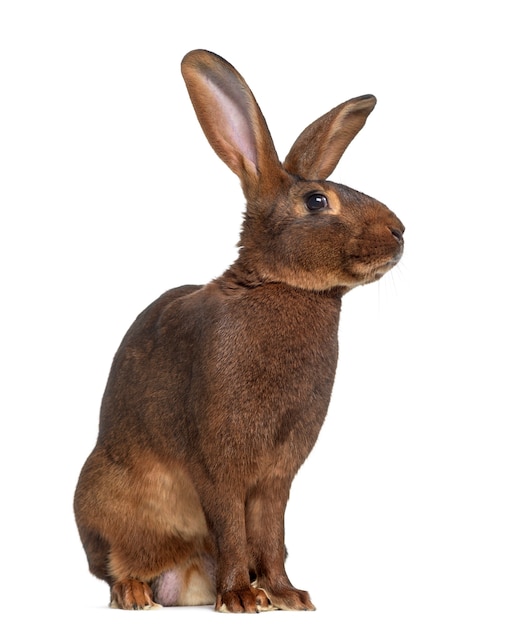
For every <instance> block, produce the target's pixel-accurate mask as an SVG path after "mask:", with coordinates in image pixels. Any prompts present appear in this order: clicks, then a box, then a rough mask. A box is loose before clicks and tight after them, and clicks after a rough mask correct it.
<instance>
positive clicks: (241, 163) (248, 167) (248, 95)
mask: <svg viewBox="0 0 518 626" xmlns="http://www.w3.org/2000/svg"><path fill="white" fill-rule="evenodd" d="M182 74H183V77H184V80H185V84H186V85H187V89H188V92H189V96H190V98H191V101H192V104H193V106H194V110H195V111H196V115H197V117H198V120H199V122H200V125H201V127H202V129H203V131H204V133H205V135H206V137H207V139H208V140H209V143H210V144H211V146H212V147H213V149H214V151H215V152H216V154H217V155H218V156H219V157H220V158H221V159H222V160H223V161H224V162H225V163H226V164H227V165H228V167H229V168H230V169H231V170H232V171H233V172H234V173H235V174H237V175H238V176H239V177H240V178H241V180H242V182H247V181H248V182H251V181H252V182H253V181H257V180H258V178H259V175H260V174H266V175H267V174H268V173H269V172H278V171H280V170H281V165H280V163H279V159H278V157H277V153H276V151H275V147H274V145H273V141H272V138H271V136H270V132H269V130H268V127H267V125H266V122H265V120H264V117H263V115H262V113H261V110H260V108H259V106H258V104H257V102H256V100H255V98H254V96H253V94H252V92H251V90H250V88H249V87H248V85H247V84H246V82H245V80H244V79H243V77H242V76H241V75H240V74H239V73H238V72H237V70H236V69H235V68H234V67H233V66H232V65H230V63H228V62H227V61H225V59H223V58H222V57H220V56H218V55H217V54H214V53H212V52H208V51H206V50H193V51H192V52H189V53H188V54H186V55H185V57H184V59H183V61H182Z"/></svg>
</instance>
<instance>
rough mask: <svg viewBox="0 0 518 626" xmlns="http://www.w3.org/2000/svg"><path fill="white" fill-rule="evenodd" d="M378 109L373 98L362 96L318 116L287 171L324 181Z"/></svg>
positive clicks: (293, 151) (289, 160)
mask: <svg viewBox="0 0 518 626" xmlns="http://www.w3.org/2000/svg"><path fill="white" fill-rule="evenodd" d="M375 106H376V98H375V97H374V96H370V95H367V96H360V97H359V98H353V99H352V100H348V101H347V102H344V103H343V104H340V105H338V106H337V107H335V108H334V109H332V110H331V111H329V113H326V114H325V115H323V116H322V117H319V118H318V119H317V120H316V121H315V122H313V123H312V124H310V125H309V126H308V127H307V128H306V129H305V130H304V131H302V133H301V134H300V135H299V137H298V139H297V140H296V141H295V143H294V144H293V147H292V148H291V150H290V152H289V154H288V156H287V157H286V159H285V161H284V168H285V169H286V170H287V171H288V172H290V173H291V174H295V175H296V176H300V177H302V178H305V179H307V180H325V179H326V178H327V177H328V176H329V175H330V174H331V173H332V171H333V170H334V169H335V167H336V166H337V164H338V161H339V160H340V158H341V156H342V154H343V153H344V151H345V149H346V148H347V146H348V145H349V144H350V143H351V141H352V140H353V139H354V138H355V137H356V134H357V133H358V132H359V131H360V130H361V129H362V128H363V125H364V124H365V121H366V120H367V117H368V116H369V113H370V112H371V111H372V110H373V109H374V107H375Z"/></svg>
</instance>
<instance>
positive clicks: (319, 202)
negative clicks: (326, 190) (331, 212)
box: [306, 193, 329, 211]
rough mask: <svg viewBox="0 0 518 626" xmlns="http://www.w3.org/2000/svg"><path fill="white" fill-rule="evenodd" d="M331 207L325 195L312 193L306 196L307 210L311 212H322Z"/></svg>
mask: <svg viewBox="0 0 518 626" xmlns="http://www.w3.org/2000/svg"><path fill="white" fill-rule="evenodd" d="M328 206H329V203H328V201H327V197H326V196H324V194H323V193H310V194H309V196H306V208H307V209H308V210H309V211H320V210H321V209H326V208H327V207H328Z"/></svg>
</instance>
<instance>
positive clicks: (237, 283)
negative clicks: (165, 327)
mask: <svg viewBox="0 0 518 626" xmlns="http://www.w3.org/2000/svg"><path fill="white" fill-rule="evenodd" d="M215 282H216V283H217V284H218V286H219V287H220V288H221V289H222V290H223V291H226V292H228V293H237V291H240V290H242V289H256V288H258V287H264V286H266V285H269V284H277V285H282V286H283V287H284V288H286V289H287V290H289V291H295V292H300V293H301V294H312V295H315V294H317V295H320V296H322V297H323V298H332V299H334V298H339V299H341V298H342V296H344V295H345V294H346V293H347V292H348V291H350V288H349V287H346V286H337V287H332V288H330V289H326V290H322V291H320V290H318V291H316V290H310V289H303V288H301V287H295V286H293V285H289V284H287V283H282V282H280V281H273V280H268V279H265V278H264V277H262V276H261V275H260V274H259V272H257V271H256V270H253V269H252V270H250V269H248V268H247V267H246V266H245V265H244V264H242V263H240V262H239V260H238V261H236V262H235V263H234V264H233V265H231V266H230V267H229V268H228V270H227V271H226V272H224V274H223V275H222V276H220V277H219V278H217V279H216V280H215Z"/></svg>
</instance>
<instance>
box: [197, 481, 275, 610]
mask: <svg viewBox="0 0 518 626" xmlns="http://www.w3.org/2000/svg"><path fill="white" fill-rule="evenodd" d="M221 502H224V505H223V506H222V505H221ZM205 510H206V516H207V521H208V523H209V526H210V528H211V530H212V532H213V534H214V537H215V539H216V546H217V555H218V559H217V562H218V565H217V573H216V589H217V598H216V607H215V608H216V610H217V611H220V612H222V613H225V612H228V613H258V612H260V611H267V610H269V609H271V608H272V607H271V604H270V602H269V600H268V597H267V595H266V593H265V592H264V591H263V590H262V589H256V588H254V587H252V586H251V585H250V573H249V570H248V550H247V543H246V531H245V512H244V504H243V499H239V498H237V497H236V496H235V495H232V496H231V495H230V494H229V493H228V492H227V493H226V494H223V493H222V492H221V490H219V491H218V502H217V503H216V506H214V507H212V506H210V505H209V506H206V507H205Z"/></svg>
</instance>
